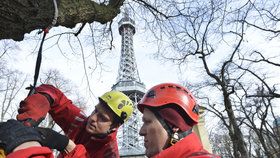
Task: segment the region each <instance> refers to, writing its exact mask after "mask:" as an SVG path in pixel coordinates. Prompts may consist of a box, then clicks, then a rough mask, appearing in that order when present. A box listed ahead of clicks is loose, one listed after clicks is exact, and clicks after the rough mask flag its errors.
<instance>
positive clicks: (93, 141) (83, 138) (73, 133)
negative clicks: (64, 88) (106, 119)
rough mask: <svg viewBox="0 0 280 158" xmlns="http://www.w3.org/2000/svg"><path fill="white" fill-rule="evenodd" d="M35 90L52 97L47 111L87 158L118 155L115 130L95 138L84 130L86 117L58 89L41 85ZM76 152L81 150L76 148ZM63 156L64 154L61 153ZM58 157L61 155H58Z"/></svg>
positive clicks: (109, 157)
mask: <svg viewBox="0 0 280 158" xmlns="http://www.w3.org/2000/svg"><path fill="white" fill-rule="evenodd" d="M36 91H37V92H41V93H47V94H49V95H50V96H51V98H53V99H54V104H53V106H52V107H51V110H50V111H49V113H50V115H51V116H52V118H53V119H54V121H55V122H56V123H57V124H58V125H59V126H60V127H61V128H62V129H63V131H64V132H65V134H66V135H67V136H68V137H69V138H70V139H71V140H73V141H74V142H75V143H76V144H82V145H83V146H84V147H85V149H86V151H87V153H86V157H87V158H93V157H94V158H116V157H119V151H118V144H117V138H116V135H117V131H115V132H114V133H111V134H110V135H108V136H107V137H106V138H105V139H97V138H95V137H92V136H91V135H90V134H88V133H87V132H86V130H85V126H86V123H87V117H86V116H85V115H84V114H83V113H82V111H81V110H80V109H79V108H78V107H76V106H75V105H74V104H73V103H72V101H71V100H69V99H68V98H67V97H66V96H65V95H64V94H63V93H62V92H61V91H60V90H58V89H57V88H55V87H53V86H51V85H44V84H43V85H41V86H39V87H37V88H36ZM77 152H81V151H80V150H77ZM63 156H65V155H64V154H63ZM60 157H62V156H61V155H60Z"/></svg>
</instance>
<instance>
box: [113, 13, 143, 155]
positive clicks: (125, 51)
mask: <svg viewBox="0 0 280 158" xmlns="http://www.w3.org/2000/svg"><path fill="white" fill-rule="evenodd" d="M118 25H119V34H120V35H121V36H122V41H121V56H120V62H119V70H118V76H117V82H116V84H114V85H113V86H112V89H113V90H118V91H122V92H123V93H125V94H126V95H128V96H129V97H130V99H131V100H132V101H133V102H134V111H133V114H132V116H131V117H130V119H129V120H128V121H127V122H126V123H124V125H123V126H121V127H120V129H119V132H118V140H119V142H118V145H119V151H120V156H121V157H143V156H144V151H145V148H144V141H143V137H140V136H139V130H140V128H141V125H142V121H141V120H142V119H141V117H142V114H141V113H140V112H139V111H138V110H137V107H136V103H137V102H138V101H139V100H140V99H141V98H142V97H143V95H144V93H145V89H146V88H145V85H144V84H143V83H142V82H141V80H140V77H139V73H138V69H137V65H136V59H135V54H134V49H133V35H134V34H135V21H134V20H133V19H131V18H130V17H129V12H128V10H127V9H126V10H125V12H124V16H123V18H122V19H121V20H120V21H119V23H118Z"/></svg>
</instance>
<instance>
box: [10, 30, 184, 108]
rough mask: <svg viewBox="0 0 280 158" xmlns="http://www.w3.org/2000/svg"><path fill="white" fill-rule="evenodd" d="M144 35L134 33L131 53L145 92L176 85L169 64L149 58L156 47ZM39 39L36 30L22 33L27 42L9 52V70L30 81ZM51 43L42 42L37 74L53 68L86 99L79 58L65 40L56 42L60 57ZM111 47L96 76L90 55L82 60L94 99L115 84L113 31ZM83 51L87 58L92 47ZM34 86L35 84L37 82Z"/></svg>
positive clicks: (117, 54)
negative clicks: (92, 68) (39, 65)
mask: <svg viewBox="0 0 280 158" xmlns="http://www.w3.org/2000/svg"><path fill="white" fill-rule="evenodd" d="M136 27H137V26H136ZM63 29H64V28H62V27H58V28H53V29H51V30H50V33H49V34H47V38H48V37H51V36H52V35H53V34H54V33H56V32H59V31H61V30H63ZM144 33H145V32H143V31H139V32H138V31H137V30H136V34H135V36H134V52H135V57H136V62H137V68H138V72H139V76H140V80H141V81H142V82H143V83H144V84H145V85H146V88H147V89H149V88H151V87H152V86H154V85H156V84H159V83H163V82H175V83H179V80H178V78H179V77H178V73H177V69H176V67H175V66H172V65H171V64H170V63H163V62H161V61H158V60H155V59H153V55H152V54H153V53H154V52H155V51H156V49H155V48H156V47H155V45H154V44H153V43H147V42H146V39H144V38H145V37H146V36H145V37H144ZM40 37H41V35H38V34H37V31H33V32H31V33H30V34H26V38H29V39H31V40H26V41H22V42H18V43H17V45H18V49H16V50H14V51H13V53H14V54H13V55H14V57H11V59H12V60H11V62H9V64H10V65H9V66H10V67H12V68H13V69H18V70H20V71H22V72H24V73H26V74H27V75H28V76H29V77H30V78H31V79H32V80H33V75H34V69H35V63H36V58H37V53H34V50H35V52H37V51H38V49H39V48H38V47H36V42H35V41H34V40H32V39H33V38H40ZM55 42H56V40H46V41H45V43H44V47H43V48H44V51H43V58H42V63H41V69H40V74H42V72H46V71H47V70H48V69H57V70H59V72H60V73H61V74H62V75H63V77H64V78H66V79H69V80H71V81H72V82H73V83H74V84H75V85H76V86H78V87H79V88H80V90H79V91H80V93H81V94H82V95H83V96H84V97H88V96H89V93H88V90H87V88H86V87H87V83H86V80H85V75H84V74H85V72H84V68H83V63H82V57H81V56H79V57H77V56H75V55H73V54H72V52H71V50H69V44H68V43H67V41H66V40H61V41H60V43H59V46H60V48H61V49H62V50H63V52H64V54H65V55H62V53H61V52H60V50H59V48H58V47H57V46H54V47H51V48H50V45H52V44H53V43H55ZM85 45H86V44H85ZM113 45H114V47H113V49H112V51H110V52H108V53H105V55H103V56H102V57H101V62H103V63H104V70H103V71H102V73H100V70H97V71H95V72H93V73H92V72H91V71H90V69H89V67H92V63H94V62H95V61H94V60H95V59H94V58H92V57H91V56H89V57H87V59H86V60H87V61H86V64H87V66H86V67H87V73H88V76H89V80H90V86H91V90H92V92H93V93H94V94H93V95H94V96H95V97H98V96H100V95H102V94H103V93H105V92H106V91H109V90H110V89H111V87H112V85H113V84H115V83H116V79H117V75H118V69H119V60H120V53H121V36H120V35H119V34H118V32H117V31H115V32H114V41H113ZM83 49H84V53H85V56H87V55H86V54H89V52H91V51H92V47H87V46H84V48H83ZM77 50H78V51H77V52H78V53H81V51H80V50H79V49H78V48H77ZM32 52H33V53H32ZM65 56H67V57H65ZM32 83H33V81H32ZM26 84H27V86H28V85H29V84H31V83H30V82H27V83H26ZM37 84H39V81H38V83H37ZM95 101H96V100H92V101H91V102H95ZM92 104H95V103H92Z"/></svg>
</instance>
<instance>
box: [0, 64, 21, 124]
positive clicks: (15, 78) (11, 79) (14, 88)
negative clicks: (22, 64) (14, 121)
mask: <svg viewBox="0 0 280 158" xmlns="http://www.w3.org/2000/svg"><path fill="white" fill-rule="evenodd" d="M4 65H5V63H4V62H3V61H2V62H0V83H1V86H0V101H1V110H0V111H1V113H0V121H1V122H2V121H5V120H7V119H10V118H13V117H15V115H16V113H17V107H18V105H19V102H18V100H17V97H18V95H19V92H20V90H21V89H22V87H23V85H24V84H25V82H26V77H24V75H23V74H22V73H21V72H19V71H15V70H10V69H8V68H7V67H6V66H4Z"/></svg>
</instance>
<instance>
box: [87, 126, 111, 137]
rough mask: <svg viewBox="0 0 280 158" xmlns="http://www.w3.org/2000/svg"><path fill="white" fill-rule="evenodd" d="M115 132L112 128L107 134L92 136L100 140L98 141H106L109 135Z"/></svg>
mask: <svg viewBox="0 0 280 158" xmlns="http://www.w3.org/2000/svg"><path fill="white" fill-rule="evenodd" d="M113 132H115V130H113V129H112V128H110V129H109V130H108V131H107V132H105V133H98V134H92V135H91V136H93V137H95V138H98V139H104V138H106V137H107V136H108V135H109V134H111V133H113Z"/></svg>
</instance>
